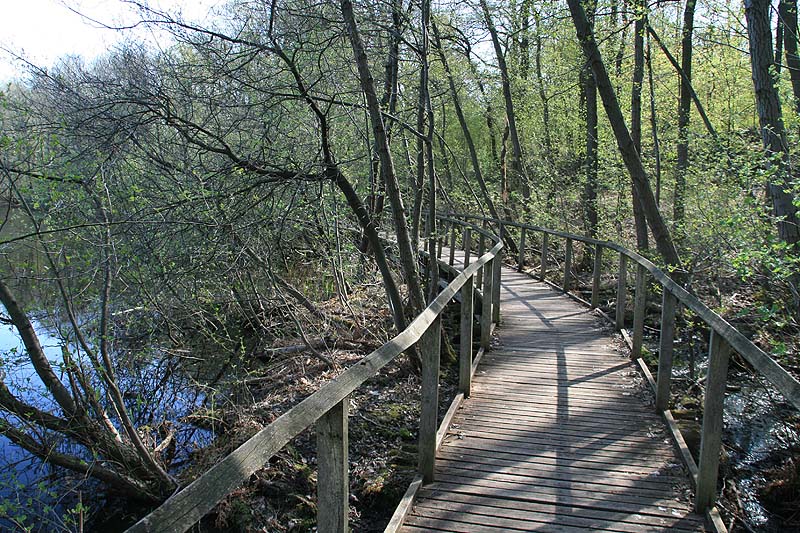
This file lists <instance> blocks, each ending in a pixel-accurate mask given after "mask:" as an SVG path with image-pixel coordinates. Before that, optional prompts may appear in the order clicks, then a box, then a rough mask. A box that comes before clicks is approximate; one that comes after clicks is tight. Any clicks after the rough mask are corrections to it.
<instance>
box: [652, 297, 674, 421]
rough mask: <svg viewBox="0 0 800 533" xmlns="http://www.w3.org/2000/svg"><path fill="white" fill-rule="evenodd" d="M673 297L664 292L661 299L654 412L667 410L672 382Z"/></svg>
mask: <svg viewBox="0 0 800 533" xmlns="http://www.w3.org/2000/svg"><path fill="white" fill-rule="evenodd" d="M675 305H676V300H675V296H673V295H672V294H671V293H669V292H667V291H664V294H663V296H662V299H661V338H660V340H659V345H658V380H657V381H656V412H657V413H661V412H662V411H665V410H667V409H669V395H670V382H671V380H672V354H673V352H674V339H675Z"/></svg>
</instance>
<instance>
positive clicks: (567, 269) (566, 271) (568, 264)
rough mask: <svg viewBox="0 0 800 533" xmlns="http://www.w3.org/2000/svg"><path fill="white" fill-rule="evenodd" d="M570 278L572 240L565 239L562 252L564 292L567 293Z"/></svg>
mask: <svg viewBox="0 0 800 533" xmlns="http://www.w3.org/2000/svg"><path fill="white" fill-rule="evenodd" d="M571 277H572V239H570V238H567V246H566V249H565V252H564V292H569V286H570V284H571V281H572V280H571Z"/></svg>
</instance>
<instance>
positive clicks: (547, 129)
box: [533, 10, 555, 164]
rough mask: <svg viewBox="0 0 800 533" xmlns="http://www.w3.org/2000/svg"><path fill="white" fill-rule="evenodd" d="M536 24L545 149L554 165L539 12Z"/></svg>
mask: <svg viewBox="0 0 800 533" xmlns="http://www.w3.org/2000/svg"><path fill="white" fill-rule="evenodd" d="M533 16H534V22H535V24H536V37H535V40H536V56H535V58H534V60H535V63H534V64H535V67H536V86H537V88H538V89H539V100H540V101H541V103H542V122H543V126H544V149H545V159H546V160H547V161H548V162H549V163H551V164H552V162H553V160H554V158H555V152H554V150H553V139H552V136H551V134H550V101H549V100H548V99H547V92H546V91H545V85H544V76H543V74H542V29H541V21H540V16H539V12H538V11H535V10H534V13H533Z"/></svg>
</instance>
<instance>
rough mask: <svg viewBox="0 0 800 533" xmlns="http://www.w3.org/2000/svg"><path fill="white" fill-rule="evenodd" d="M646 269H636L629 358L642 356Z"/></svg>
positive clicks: (640, 267)
mask: <svg viewBox="0 0 800 533" xmlns="http://www.w3.org/2000/svg"><path fill="white" fill-rule="evenodd" d="M646 304H647V269H646V268H644V267H643V266H642V265H639V268H637V269H636V294H635V295H634V301H633V348H632V353H631V357H632V358H633V359H638V358H639V357H641V356H642V343H643V342H644V314H645V309H646V307H647V305H646Z"/></svg>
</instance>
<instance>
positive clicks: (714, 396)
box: [449, 214, 800, 512]
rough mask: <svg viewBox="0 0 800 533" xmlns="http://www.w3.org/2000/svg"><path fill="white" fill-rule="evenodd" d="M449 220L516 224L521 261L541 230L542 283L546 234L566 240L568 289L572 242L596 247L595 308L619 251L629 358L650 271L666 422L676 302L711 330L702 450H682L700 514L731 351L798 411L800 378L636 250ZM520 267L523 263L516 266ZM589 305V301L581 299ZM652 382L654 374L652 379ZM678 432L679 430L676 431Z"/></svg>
mask: <svg viewBox="0 0 800 533" xmlns="http://www.w3.org/2000/svg"><path fill="white" fill-rule="evenodd" d="M449 216H450V217H451V218H456V219H458V218H463V219H464V220H480V221H483V222H487V221H488V222H490V223H492V224H495V225H498V226H499V227H500V231H501V232H502V231H503V228H506V227H516V228H519V229H520V250H519V257H520V263H522V262H523V261H524V258H525V250H524V247H525V236H526V233H530V232H540V233H542V250H541V267H540V268H541V271H540V276H539V277H540V279H542V280H543V281H544V279H545V274H546V269H547V256H548V249H547V245H548V236H554V237H560V238H562V239H565V240H566V245H565V270H564V284H563V287H562V290H563V291H564V292H567V293H568V291H569V284H570V275H571V273H570V271H569V269H570V263H571V259H572V257H571V256H572V242H573V241H579V242H583V243H586V244H589V245H593V246H594V247H595V261H594V272H593V276H592V278H593V279H592V300H591V303H589V305H590V306H591V307H593V308H594V307H597V306H598V303H599V288H600V268H601V267H602V263H601V259H600V257H601V254H602V250H603V249H604V248H607V249H609V250H614V251H615V252H617V253H619V273H618V274H617V295H616V309H615V315H616V317H615V319H616V320H615V321H614V322H615V325H616V327H617V329H619V330H624V326H625V323H624V322H625V312H624V311H625V298H626V281H625V280H626V275H627V263H628V261H632V262H634V263H635V264H636V266H637V268H636V285H635V286H636V290H635V299H634V302H635V303H634V319H633V339H632V343H631V344H632V356H633V357H634V358H638V357H640V356H641V349H642V335H643V325H644V314H645V309H646V305H645V304H646V298H647V281H646V275H647V274H649V275H650V276H652V278H653V279H654V280H656V281H657V282H658V283H659V284H660V285H661V287H662V289H663V300H662V315H661V339H660V342H659V362H658V381H657V383H656V384H655V388H656V409H657V411H658V412H659V413H662V414H664V416H665V418H667V420H668V422H669V421H670V420H672V416H671V414H670V413H669V389H670V381H671V373H672V354H673V343H674V329H675V312H676V308H677V304H678V303H680V304H682V305H683V306H684V307H686V308H687V309H689V310H691V311H692V312H694V313H695V314H696V315H697V317H698V318H700V319H701V320H702V321H703V322H705V323H706V325H707V326H708V327H709V329H710V330H711V339H710V341H709V361H710V362H709V370H708V375H707V378H706V394H705V399H704V406H703V427H702V434H701V444H700V448H701V454H700V459H699V463H698V464H695V463H694V459H693V458H692V457H691V456H690V455H688V454H684V459H685V460H686V461H687V463H688V466H689V469H690V471H691V472H693V473H694V472H696V474H695V475H694V476H693V481H694V482H695V488H696V491H695V510H696V511H697V512H704V511H707V510H709V509H710V508H711V507H712V506H713V503H714V500H715V499H716V487H717V477H718V467H719V453H720V446H721V437H722V415H723V408H724V403H723V401H722V400H723V397H724V393H725V382H726V380H727V371H728V358H729V354H730V352H731V350H733V351H735V352H736V353H738V354H739V355H740V356H741V357H743V358H744V359H745V360H746V361H747V362H748V363H750V365H752V367H753V368H754V369H755V370H756V371H757V372H758V373H760V374H761V375H762V376H764V377H765V378H766V379H767V380H768V381H769V382H770V383H771V384H772V385H773V386H774V387H775V388H776V389H777V390H778V391H779V392H780V393H781V394H783V396H784V397H785V398H786V400H787V401H788V402H789V403H790V404H791V405H792V406H794V407H795V408H796V409H800V382H798V380H797V379H795V377H794V376H792V375H791V374H790V373H789V372H787V371H786V370H785V369H784V368H783V367H782V366H781V365H780V364H779V363H778V362H777V361H775V359H773V358H772V357H770V356H769V355H768V354H767V353H765V352H764V351H763V350H762V349H761V348H759V347H758V346H756V345H755V344H753V342H752V341H750V339H748V338H747V337H745V336H744V335H742V333H740V332H739V331H738V330H737V329H736V328H734V327H733V326H732V325H730V324H729V323H728V322H727V321H726V320H725V319H724V318H722V317H721V316H720V315H718V314H717V313H715V312H714V311H712V310H711V309H709V308H708V307H707V306H706V305H705V304H704V303H703V302H701V301H700V300H699V299H698V298H697V297H696V296H694V295H693V294H691V293H689V291H687V290H686V289H685V288H683V287H682V286H681V285H679V284H678V283H676V282H675V281H674V280H673V279H672V278H670V277H669V276H668V275H667V274H666V273H664V272H663V271H662V270H661V269H659V268H658V267H657V266H656V265H655V264H653V262H651V261H650V260H649V259H647V258H645V257H642V256H641V255H639V254H638V253H636V252H634V251H631V250H628V249H627V248H625V247H623V246H620V245H618V244H616V243H613V242H610V241H601V240H598V239H592V238H589V237H584V236H582V235H576V234H573V233H567V232H563V231H555V230H551V229H548V228H543V227H540V226H535V225H532V224H521V223H518V222H513V221H509V220H493V219H490V218H487V217H482V216H475V215H464V214H450V215H449ZM518 268H519V269H520V270H521V269H522V268H523V265H522V264H520V265H518ZM585 303H587V302H585ZM650 379H651V381H652V378H650ZM676 431H677V430H676Z"/></svg>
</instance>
